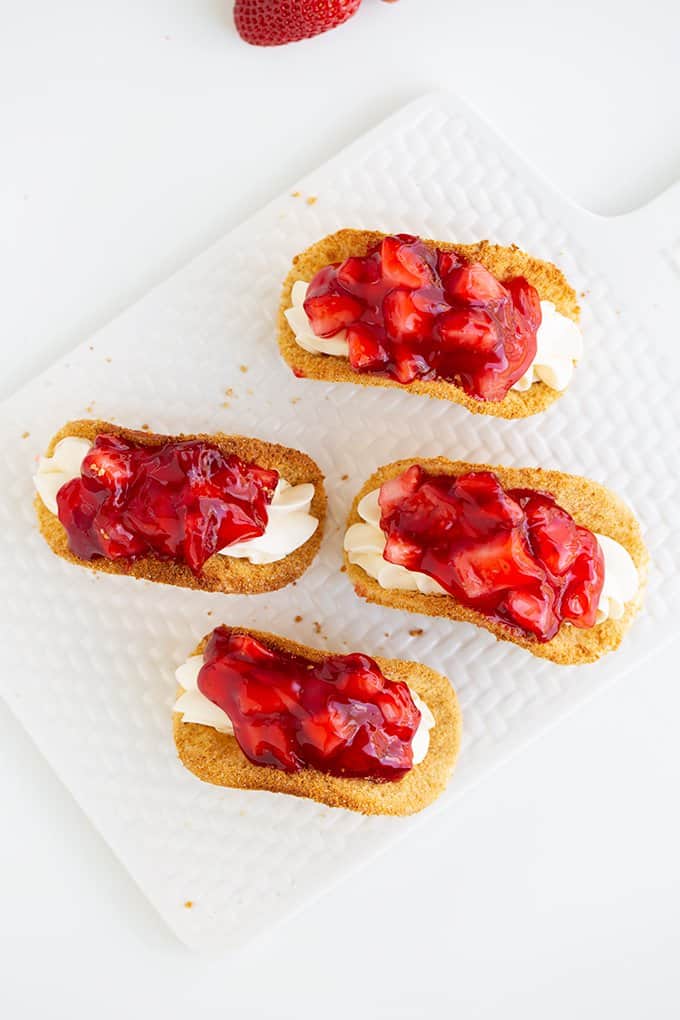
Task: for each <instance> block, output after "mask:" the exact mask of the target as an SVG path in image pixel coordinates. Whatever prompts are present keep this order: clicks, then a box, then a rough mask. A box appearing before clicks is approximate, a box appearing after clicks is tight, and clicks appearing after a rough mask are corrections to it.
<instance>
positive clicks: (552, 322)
mask: <svg viewBox="0 0 680 1020" xmlns="http://www.w3.org/2000/svg"><path fill="white" fill-rule="evenodd" d="M308 286H309V284H307V283H304V281H302V280H296V282H295V283H294V284H293V289H292V291H291V299H292V302H293V303H292V305H291V307H290V308H288V309H287V310H286V312H285V316H286V319H287V320H288V324H289V326H290V328H291V329H292V331H293V333H294V334H295V340H296V342H297V344H298V346H300V347H302V348H303V349H304V350H305V351H309V352H310V354H331V355H333V356H335V357H339V358H347V357H348V356H349V345H348V343H347V330H344V329H341V330H340V331H339V332H337V333H336V334H335V336H332V337H330V338H326V339H324V338H323V337H319V336H317V335H316V334H315V333H314V330H313V329H312V324H311V323H310V321H309V319H308V317H307V313H306V312H305V309H304V301H305V297H306V296H307V287H308ZM541 313H542V321H541V325H540V326H539V327H538V330H537V332H536V356H535V357H534V360H533V361H532V363H531V364H530V365H529V367H528V369H527V370H526V372H525V373H524V375H523V376H522V377H521V379H518V380H517V382H516V383H514V384H513V386H511V387H510V388H511V389H513V390H518V391H519V392H524V391H526V390H528V389H529V388H530V386H531V385H532V384H533V383H535V382H543V383H545V384H546V386H549V387H550V389H552V390H564V389H566V388H567V386H568V385H569V383H570V381H571V377H572V375H573V372H574V366H575V363H576V362H578V360H579V359H580V358H581V356H582V353H583V339H582V337H581V330H580V329H579V328H578V326H577V325H576V323H575V322H573V321H572V320H571V319H569V318H567V316H566V315H562V314H561V313H560V312H558V311H557V309H556V308H555V306H554V304H553V303H552V301H541Z"/></svg>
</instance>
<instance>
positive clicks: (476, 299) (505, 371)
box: [305, 234, 541, 401]
mask: <svg viewBox="0 0 680 1020" xmlns="http://www.w3.org/2000/svg"><path fill="white" fill-rule="evenodd" d="M305 312H306V313H307V317H308V318H309V321H310V323H311V326H312V329H313V330H314V333H315V334H316V335H317V336H319V337H324V338H328V337H331V336H334V335H335V334H337V333H338V332H340V331H341V330H343V329H345V330H347V340H348V343H349V361H350V364H351V366H352V368H353V369H354V371H355V372H369V373H378V374H380V375H384V376H389V377H390V378H392V379H396V380H398V381H399V382H401V383H404V384H408V383H410V382H413V381H414V380H416V379H425V380H432V379H445V380H447V381H448V382H452V383H455V384H456V385H457V386H461V387H462V388H463V389H464V390H465V392H466V393H467V394H469V395H470V396H472V397H476V398H477V399H479V400H488V401H498V400H502V399H503V398H504V397H505V396H506V394H507V392H508V390H509V389H510V387H511V386H512V385H513V384H514V383H516V382H517V380H518V379H520V378H521V376H523V375H524V373H525V372H526V370H527V368H528V367H529V365H530V364H531V363H532V361H533V360H534V357H535V356H536V331H537V329H538V327H539V326H540V324H541V304H540V301H539V297H538V294H537V292H536V290H535V288H534V287H532V286H531V284H530V283H528V282H527V280H525V279H524V277H521V276H516V277H513V278H511V279H508V280H505V281H503V282H501V281H500V280H497V279H496V277H495V276H494V275H493V273H491V272H489V270H488V269H487V268H486V267H485V266H483V265H482V264H481V263H480V262H468V261H466V260H465V259H464V258H462V256H460V255H458V254H457V253H456V252H448V251H441V250H439V249H436V248H430V247H428V246H427V245H425V244H424V243H423V242H422V241H420V240H419V239H418V238H417V237H412V236H411V235H410V234H397V235H395V236H393V237H385V238H383V240H382V241H381V242H380V243H379V244H378V245H376V246H375V247H374V248H372V249H371V250H370V251H369V252H368V254H366V255H365V256H363V257H356V256H354V257H352V258H349V259H346V260H345V261H344V262H341V263H336V264H333V265H329V266H325V267H324V268H323V269H321V270H320V271H319V272H318V273H317V274H316V276H315V277H314V279H313V280H312V281H311V283H310V285H309V288H308V290H307V298H306V300H305Z"/></svg>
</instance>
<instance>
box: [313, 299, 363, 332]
mask: <svg viewBox="0 0 680 1020" xmlns="http://www.w3.org/2000/svg"><path fill="white" fill-rule="evenodd" d="M362 311H363V306H362V305H361V303H360V302H359V301H357V299H356V298H353V297H350V295H349V294H324V295H323V296H320V297H311V298H310V297H308V298H307V299H306V300H305V312H306V313H307V318H308V319H309V321H310V323H311V325H312V329H313V330H314V332H315V333H316V335H317V336H322V337H329V336H333V335H334V334H335V333H338V332H339V331H340V330H341V329H346V328H347V327H348V326H351V325H352V323H353V322H356V321H357V319H358V318H359V316H360V315H361V313H362Z"/></svg>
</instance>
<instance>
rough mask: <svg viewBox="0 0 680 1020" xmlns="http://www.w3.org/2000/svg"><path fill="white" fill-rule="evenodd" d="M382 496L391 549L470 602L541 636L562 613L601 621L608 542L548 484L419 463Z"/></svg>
mask: <svg viewBox="0 0 680 1020" xmlns="http://www.w3.org/2000/svg"><path fill="white" fill-rule="evenodd" d="M379 503H380V510H381V518H380V527H381V528H382V530H383V531H384V532H385V535H386V545H385V551H384V553H383V556H384V558H385V559H386V560H387V561H388V562H390V563H396V564H399V565H400V566H403V567H406V568H407V569H408V570H416V571H420V572H421V573H424V574H428V575H429V576H430V577H432V578H434V580H435V581H438V582H439V584H440V585H441V586H442V587H443V588H445V589H446V591H448V592H450V594H451V595H453V596H454V597H455V598H456V599H457V600H458V601H459V602H461V603H462V604H463V605H465V606H469V607H470V608H472V609H476V610H478V611H479V612H481V613H484V614H485V615H486V616H488V617H490V618H491V619H493V620H499V621H501V622H502V623H505V624H507V625H508V626H511V627H514V628H516V629H519V630H522V631H524V632H526V633H527V634H529V635H531V636H533V637H535V638H537V639H538V640H539V641H549V640H550V639H551V638H553V637H554V636H555V634H556V633H557V631H558V630H559V628H560V625H561V624H562V622H563V621H565V620H568V621H569V622H570V623H572V624H574V626H576V627H592V626H593V624H594V623H595V618H596V614H597V606H598V602H599V598H600V593H601V591H602V586H603V583H604V558H603V556H602V551H601V549H600V547H599V545H598V543H597V539H596V538H595V535H594V534H593V533H592V531H589V530H588V528H584V527H583V526H582V525H579V524H576V522H575V521H574V520H573V518H572V517H571V516H570V514H568V513H567V511H566V510H564V509H563V508H562V507H560V506H558V504H557V503H556V502H555V499H554V498H553V497H552V496H551V495H549V494H548V493H546V492H537V491H534V490H532V489H507V490H506V489H504V488H503V487H502V485H501V483H500V482H499V480H498V478H497V477H496V475H495V474H493V472H491V471H476V472H471V473H469V474H466V475H459V476H458V477H456V476H454V475H431V474H428V473H427V472H426V471H424V470H423V468H422V467H420V466H419V465H417V464H414V465H413V466H412V467H410V468H408V469H407V470H406V471H404V473H403V474H401V475H399V477H397V478H393V479H390V481H387V482H385V483H384V484H383V486H382V488H381V489H380V497H379Z"/></svg>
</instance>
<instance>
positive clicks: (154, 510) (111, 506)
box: [57, 435, 279, 576]
mask: <svg viewBox="0 0 680 1020" xmlns="http://www.w3.org/2000/svg"><path fill="white" fill-rule="evenodd" d="M278 477H279V476H278V473H277V472H276V471H267V470H265V469H264V468H261V467H258V466H257V465H256V464H247V463H245V462H244V461H242V460H240V459H239V458H238V457H236V456H235V455H233V454H229V455H227V454H224V453H222V451H221V450H220V449H219V448H218V447H217V446H213V445H212V444H211V443H205V442H200V441H197V440H189V441H186V442H167V443H163V444H162V445H161V446H141V445H136V444H135V443H132V442H130V441H129V440H127V439H122V438H121V437H119V436H112V435H100V436H97V438H96V439H95V441H94V444H93V446H92V448H91V450H90V451H89V453H88V454H87V456H86V457H85V459H84V460H83V463H82V465H81V470H80V478H74V479H72V480H71V481H70V482H67V483H66V484H65V485H63V486H62V487H61V489H60V490H59V492H58V494H57V506H58V510H59V520H60V521H61V523H62V524H63V525H64V528H65V529H66V533H67V535H68V542H69V548H70V549H71V551H72V552H73V553H74V554H75V555H76V556H78V557H79V558H80V559H83V560H92V559H94V558H95V557H97V556H103V557H105V558H106V559H109V560H115V559H119V558H121V557H124V558H126V559H135V558H137V557H139V556H155V557H158V558H159V559H167V560H174V561H175V562H176V563H186V564H187V565H188V566H189V567H190V569H191V570H192V571H193V573H194V574H196V575H197V576H199V575H200V573H201V570H202V568H203V565H204V563H205V561H206V560H207V559H209V557H210V556H212V555H213V554H214V553H216V552H218V551H219V550H221V549H224V548H225V547H227V546H230V545H233V544H234V542H240V541H244V540H245V539H248V538H255V537H257V536H258V535H262V534H264V531H265V529H266V527H267V521H268V517H267V507H268V505H269V504H270V503H271V500H272V496H273V494H274V489H275V488H276V484H277V482H278Z"/></svg>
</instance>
